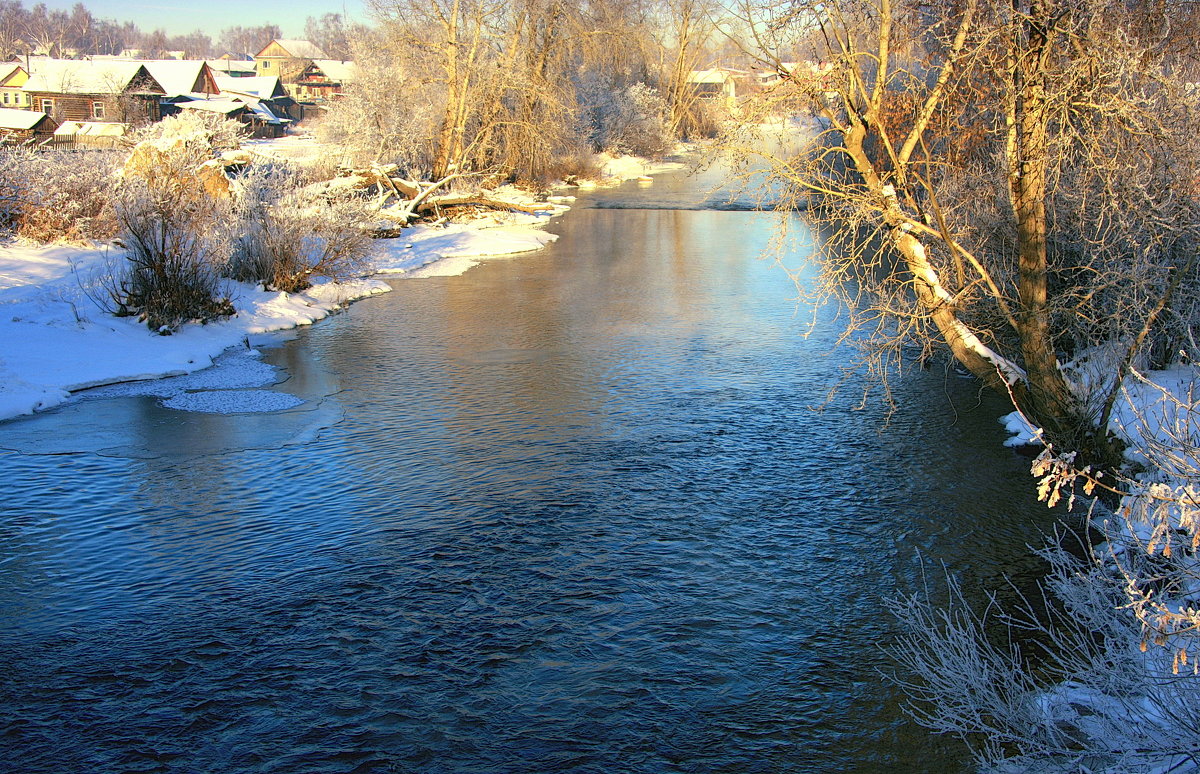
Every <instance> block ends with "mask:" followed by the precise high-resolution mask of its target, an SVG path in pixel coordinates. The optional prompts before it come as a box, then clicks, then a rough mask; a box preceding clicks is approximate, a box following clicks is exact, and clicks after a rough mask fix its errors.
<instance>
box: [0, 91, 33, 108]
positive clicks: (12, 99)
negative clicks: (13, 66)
mask: <svg viewBox="0 0 1200 774" xmlns="http://www.w3.org/2000/svg"><path fill="white" fill-rule="evenodd" d="M32 106H33V103H31V102H30V101H29V95H28V94H26V93H25V90H24V89H19V88H2V89H0V107H6V108H28V107H32Z"/></svg>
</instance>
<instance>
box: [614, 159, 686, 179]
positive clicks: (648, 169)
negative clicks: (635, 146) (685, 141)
mask: <svg viewBox="0 0 1200 774" xmlns="http://www.w3.org/2000/svg"><path fill="white" fill-rule="evenodd" d="M597 160H598V161H599V162H600V173H601V174H602V175H604V177H606V178H608V179H609V180H611V181H612V182H616V183H619V182H621V181H623V180H641V179H644V178H649V177H651V176H653V175H657V174H660V173H662V172H670V171H673V170H679V169H687V164H686V163H684V162H682V161H651V160H649V159H645V158H642V157H641V156H613V155H611V154H608V153H601V154H599V155H598V156H597Z"/></svg>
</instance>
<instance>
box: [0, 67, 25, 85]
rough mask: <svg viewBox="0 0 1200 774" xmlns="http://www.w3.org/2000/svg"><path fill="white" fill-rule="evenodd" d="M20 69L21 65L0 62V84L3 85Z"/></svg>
mask: <svg viewBox="0 0 1200 774" xmlns="http://www.w3.org/2000/svg"><path fill="white" fill-rule="evenodd" d="M20 69H21V65H19V64H17V63H16V62H0V83H4V82H5V81H6V80H8V78H10V77H11V76H12V74H13V73H15V72H16V71H17V70H20Z"/></svg>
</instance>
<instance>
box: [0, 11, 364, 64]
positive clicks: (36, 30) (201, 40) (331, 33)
mask: <svg viewBox="0 0 1200 774" xmlns="http://www.w3.org/2000/svg"><path fill="white" fill-rule="evenodd" d="M304 33H305V37H306V39H308V40H311V41H313V42H314V43H316V44H317V45H318V46H320V47H321V48H322V50H324V51H325V53H327V54H328V55H329V56H330V57H333V58H337V59H345V58H349V47H348V43H347V32H346V29H345V27H344V25H343V20H342V17H341V14H335V13H328V14H325V15H324V16H321V17H309V18H308V21H307V23H306V24H305V27H304ZM280 37H283V35H282V30H280V28H279V25H278V24H264V25H261V26H258V27H226V28H225V29H223V30H221V32H220V34H219V35H218V36H217V37H216V38H215V39H214V38H213V37H211V36H210V35H208V34H207V33H205V32H203V31H202V30H196V31H195V32H191V33H188V34H186V35H168V34H167V33H166V32H164V31H163V30H161V29H157V30H150V31H147V30H143V29H142V28H141V27H139V26H138V25H137V23H136V22H133V21H117V20H114V19H98V18H96V17H95V16H93V15H92V12H91V11H89V10H88V9H87V7H86V6H85V5H84V4H83V3H76V4H75V6H74V7H73V8H72V9H71V10H70V11H61V10H53V9H49V8H47V7H46V6H45V4H43V3H38V4H37V5H35V6H33V7H32V8H26V7H25V5H24V3H22V2H19V1H18V0H0V60H2V61H7V60H10V59H12V58H13V57H14V56H23V55H25V54H48V55H52V56H61V57H76V56H80V57H82V56H94V55H108V56H116V55H119V54H121V53H123V52H136V55H137V56H141V57H146V58H156V57H160V56H163V55H165V54H167V52H180V51H182V52H183V53H184V56H186V57H188V58H202V57H216V56H220V55H222V54H226V53H228V54H255V53H257V52H258V51H260V50H261V49H262V48H263V47H264V46H266V45H267V44H268V43H270V42H271V41H272V40H274V39H275V38H280Z"/></svg>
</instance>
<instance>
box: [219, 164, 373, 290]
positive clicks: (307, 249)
mask: <svg viewBox="0 0 1200 774" xmlns="http://www.w3.org/2000/svg"><path fill="white" fill-rule="evenodd" d="M301 182H302V180H301V179H300V177H299V176H298V175H297V174H295V173H294V172H293V171H292V170H288V169H285V168H279V167H268V166H262V167H257V168H252V169H251V170H249V171H248V172H247V174H245V175H244V176H243V177H242V178H241V179H240V180H239V184H238V186H237V190H236V193H235V197H234V213H235V218H234V228H235V230H236V236H235V237H234V240H233V252H232V255H231V257H230V261H229V264H228V267H227V269H226V273H227V275H228V276H229V277H232V278H233V279H236V280H240V281H243V282H257V283H261V284H262V285H263V286H264V287H267V288H270V289H272V290H282V291H286V292H289V293H295V292H298V291H302V290H305V289H306V288H308V287H309V286H310V285H311V284H312V282H311V277H313V276H314V275H321V276H326V277H333V278H340V277H346V276H352V275H355V274H358V273H359V272H360V270H361V263H362V259H363V257H364V256H365V255H366V252H367V250H368V249H369V247H370V237H369V236H367V233H366V224H365V223H364V215H365V210H364V207H365V205H364V203H363V202H362V201H361V200H359V199H351V198H346V199H333V200H331V199H328V198H323V197H318V196H315V195H312V194H310V193H308V192H306V190H305V188H304V187H303V186H302V185H301Z"/></svg>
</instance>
